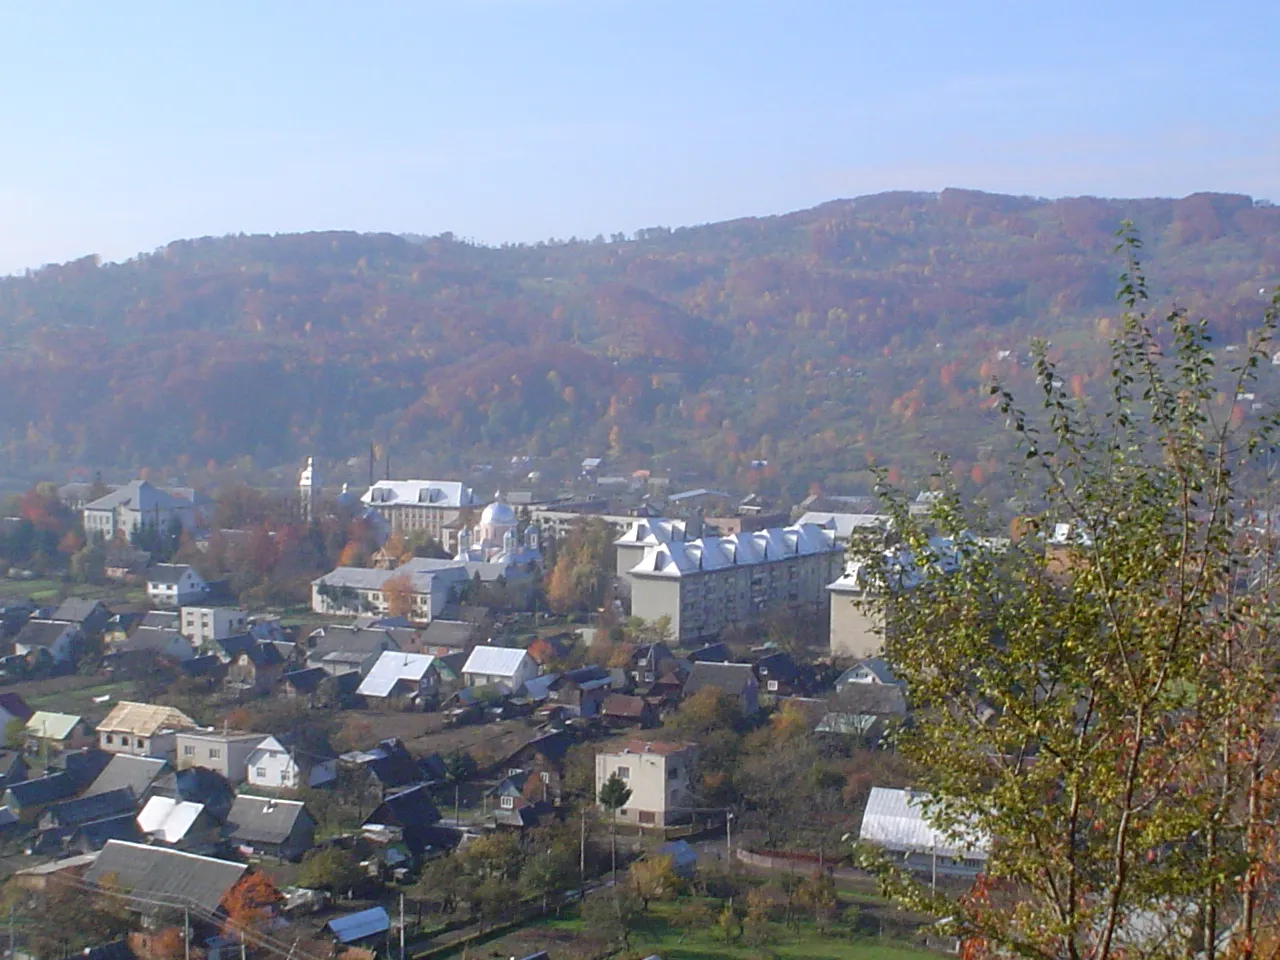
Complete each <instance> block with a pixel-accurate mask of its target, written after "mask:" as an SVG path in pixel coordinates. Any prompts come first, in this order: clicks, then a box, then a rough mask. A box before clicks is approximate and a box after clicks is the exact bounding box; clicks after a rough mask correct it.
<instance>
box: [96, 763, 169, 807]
mask: <svg viewBox="0 0 1280 960" xmlns="http://www.w3.org/2000/svg"><path fill="white" fill-rule="evenodd" d="M168 766H169V764H168V762H167V761H165V760H162V759H160V758H158V757H131V756H129V755H128V754H127V753H117V754H116V755H115V756H114V757H112V758H111V760H110V761H109V762H108V763H107V766H106V769H104V770H103V771H102V773H100V774H98V779H96V780H94V781H93V784H92V785H91V786H90V787H89V789H88V791H86V793H85V796H87V797H88V796H93V795H95V794H99V793H108V792H110V791H112V790H119V789H120V788H122V787H123V788H127V789H128V790H130V791H132V792H133V795H134V798H135V799H138V800H141V799H142V797H143V795H144V794H146V792H147V791H148V790H149V789H150V788H151V784H152V783H154V782H155V780H156V778H157V777H158V776H160V775H161V774H162V773H164V772H165V770H166V769H167V768H168Z"/></svg>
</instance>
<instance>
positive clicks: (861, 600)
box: [827, 565, 887, 660]
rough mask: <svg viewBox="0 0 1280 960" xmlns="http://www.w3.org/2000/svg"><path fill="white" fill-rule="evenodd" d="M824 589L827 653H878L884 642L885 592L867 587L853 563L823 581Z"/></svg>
mask: <svg viewBox="0 0 1280 960" xmlns="http://www.w3.org/2000/svg"><path fill="white" fill-rule="evenodd" d="M827 592H828V593H829V594H830V595H831V656H832V657H833V658H835V659H846V660H847V659H850V658H852V659H854V660H864V659H866V658H867V657H874V656H876V655H877V654H879V653H880V652H881V649H882V648H883V646H884V627H885V622H884V609H885V601H886V599H887V598H886V597H885V595H884V594H883V593H882V592H881V591H873V590H871V589H870V588H869V587H868V585H867V584H866V583H865V582H864V578H863V577H861V576H860V575H859V568H858V567H857V566H853V565H851V566H850V568H849V569H848V570H847V571H846V572H845V573H844V574H843V575H842V576H841V577H840V578H839V579H838V580H836V581H834V582H833V583H830V584H828V585H827Z"/></svg>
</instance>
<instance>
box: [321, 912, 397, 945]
mask: <svg viewBox="0 0 1280 960" xmlns="http://www.w3.org/2000/svg"><path fill="white" fill-rule="evenodd" d="M324 929H325V930H327V931H329V933H330V934H332V935H333V938H334V939H335V940H337V941H338V943H344V944H345V943H358V942H359V941H361V940H368V939H369V938H370V937H376V936H378V934H385V933H386V932H387V931H388V930H390V929H391V917H390V916H389V915H388V914H387V911H386V909H385V908H384V907H370V908H369V909H368V910H361V911H359V912H358V913H348V914H347V915H346V916H343V917H334V918H333V919H332V920H330V921H329V922H328V923H326V924H325V925H324Z"/></svg>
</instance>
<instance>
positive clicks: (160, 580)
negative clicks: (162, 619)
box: [147, 563, 209, 607]
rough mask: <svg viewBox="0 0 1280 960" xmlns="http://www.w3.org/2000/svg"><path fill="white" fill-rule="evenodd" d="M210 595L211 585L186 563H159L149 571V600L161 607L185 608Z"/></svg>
mask: <svg viewBox="0 0 1280 960" xmlns="http://www.w3.org/2000/svg"><path fill="white" fill-rule="evenodd" d="M208 593H209V584H208V583H207V582H205V579H204V577H202V576H200V574H198V573H197V572H196V570H195V568H194V567H192V566H189V565H187V564H185V563H157V564H156V565H155V566H153V567H151V568H150V569H149V570H147V598H148V599H149V600H150V601H151V602H152V603H154V604H156V606H160V607H185V606H187V605H188V604H193V603H196V602H197V601H199V600H201V599H203V598H204V597H205V596H206V595H208Z"/></svg>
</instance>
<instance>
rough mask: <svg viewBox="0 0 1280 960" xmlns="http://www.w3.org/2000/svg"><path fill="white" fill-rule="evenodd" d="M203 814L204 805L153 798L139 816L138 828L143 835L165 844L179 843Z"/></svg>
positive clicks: (166, 798) (167, 798) (168, 798)
mask: <svg viewBox="0 0 1280 960" xmlns="http://www.w3.org/2000/svg"><path fill="white" fill-rule="evenodd" d="M202 813H204V804H203V803H192V802H191V801H189V800H174V799H171V798H170V797H152V798H151V799H150V800H148V801H147V803H146V806H144V807H143V808H142V812H141V813H139V814H138V826H139V827H140V828H141V829H142V832H143V833H145V834H147V835H149V836H153V837H156V838H157V839H159V840H163V841H164V842H165V843H178V842H179V841H180V840H182V838H183V837H185V836H186V835H187V831H189V830H190V829H191V827H192V826H193V825H194V824H195V822H196V820H197V819H199V817H200V814H202Z"/></svg>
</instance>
